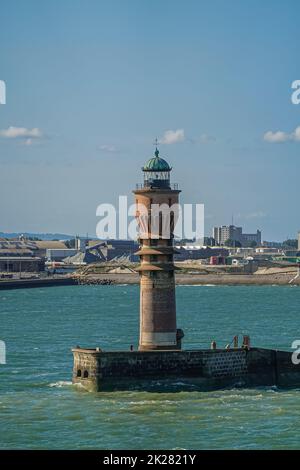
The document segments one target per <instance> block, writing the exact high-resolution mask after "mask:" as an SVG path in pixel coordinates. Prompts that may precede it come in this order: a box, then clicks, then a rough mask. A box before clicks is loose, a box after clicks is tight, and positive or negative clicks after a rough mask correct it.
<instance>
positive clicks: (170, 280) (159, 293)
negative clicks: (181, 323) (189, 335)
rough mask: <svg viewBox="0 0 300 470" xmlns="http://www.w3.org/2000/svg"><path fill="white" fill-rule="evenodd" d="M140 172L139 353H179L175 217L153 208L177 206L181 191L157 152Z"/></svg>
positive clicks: (138, 201)
mask: <svg viewBox="0 0 300 470" xmlns="http://www.w3.org/2000/svg"><path fill="white" fill-rule="evenodd" d="M142 170H143V173H144V183H143V184H142V185H137V188H136V190H135V191H134V194H135V201H136V206H137V211H136V216H137V221H138V225H139V237H140V238H139V242H140V249H139V251H138V252H137V253H136V254H138V255H139V256H140V261H141V264H140V267H139V268H138V271H139V273H140V338H139V350H141V351H144V350H161V349H168V350H176V349H177V350H178V349H181V338H182V337H183V332H182V330H178V329H177V325H176V301H175V277H174V271H175V266H174V261H173V255H174V253H175V252H176V251H175V250H174V247H173V238H174V225H175V223H176V216H177V213H176V211H169V212H168V213H169V215H165V213H164V212H162V211H160V212H159V211H158V212H157V209H155V210H154V209H153V208H154V207H156V208H157V207H158V206H160V207H162V206H161V205H164V206H165V207H167V208H170V207H171V206H173V204H175V205H176V204H178V197H179V193H180V191H179V190H178V187H177V185H175V184H173V185H171V183H170V172H171V170H172V168H170V166H169V164H168V163H167V162H166V161H165V160H164V159H163V158H161V157H160V156H159V151H158V149H157V148H156V150H155V156H154V157H152V158H151V159H150V160H149V161H148V162H147V163H146V165H145V166H144V167H143V168H142ZM154 205H156V206H154ZM175 207H176V206H175ZM141 208H143V209H141ZM154 218H155V219H156V222H155V221H154ZM153 227H154V228H153Z"/></svg>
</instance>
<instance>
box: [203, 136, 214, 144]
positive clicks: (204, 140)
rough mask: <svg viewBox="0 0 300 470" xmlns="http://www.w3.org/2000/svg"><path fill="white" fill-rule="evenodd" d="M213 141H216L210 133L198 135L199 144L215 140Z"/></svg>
mask: <svg viewBox="0 0 300 470" xmlns="http://www.w3.org/2000/svg"><path fill="white" fill-rule="evenodd" d="M215 141H216V138H215V137H213V136H212V135H208V134H201V135H200V137H199V142H200V143H201V144H209V143H210V142H215Z"/></svg>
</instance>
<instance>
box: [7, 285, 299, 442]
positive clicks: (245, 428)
mask: <svg viewBox="0 0 300 470" xmlns="http://www.w3.org/2000/svg"><path fill="white" fill-rule="evenodd" d="M299 305H300V289H299V288H298V287H292V286H178V287H177V317H178V327H180V328H182V329H183V330H184V333H185V338H184V342H183V344H184V348H207V347H209V345H210V342H211V341H212V340H215V341H216V342H217V345H218V347H224V346H225V345H226V344H227V343H229V342H230V341H231V340H232V338H233V336H234V335H236V334H240V335H242V334H249V335H250V337H251V342H252V344H253V345H255V346H262V347H276V348H281V349H285V350H290V348H291V345H292V342H293V341H294V340H295V339H300V329H299V323H300V311H299ZM138 310H139V289H138V286H129V285H128V286H126V285H122V286H120V285H119V286H68V287H51V288H42V289H37V288H36V289H20V290H11V291H0V340H2V341H5V344H6V353H7V354H6V364H5V365H4V364H3V365H1V364H0V448H1V449H94V448H95V449H230V448H234V449H297V448H299V447H300V438H299V435H298V423H299V420H300V389H299V390H297V389H294V390H280V389H277V388H276V387H269V388H268V387H261V388H252V389H234V388H232V389H226V390H219V391H213V392H198V391H194V392H190V391H182V389H181V387H180V384H176V382H175V383H174V391H173V392H172V393H164V392H163V391H162V392H161V393H158V392H157V391H156V392H144V391H139V390H136V391H129V392H124V391H122V392H110V393H108V392H105V393H103V392H102V393H89V392H86V391H84V390H82V389H80V387H77V386H73V385H72V384H71V376H72V365H73V360H72V353H71V348H72V347H73V346H76V345H80V346H82V347H84V346H87V347H96V346H99V347H101V348H102V349H105V350H118V349H125V350H129V348H130V345H131V344H133V345H134V347H135V348H136V347H137V338H138V322H139V311H138Z"/></svg>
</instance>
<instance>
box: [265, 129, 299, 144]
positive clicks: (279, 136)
mask: <svg viewBox="0 0 300 470" xmlns="http://www.w3.org/2000/svg"><path fill="white" fill-rule="evenodd" d="M264 140H265V141H266V142H270V143H272V144H277V143H282V142H288V141H294V142H299V141H300V126H298V127H296V129H295V130H294V131H293V132H291V133H290V134H289V133H288V132H284V131H276V132H272V131H268V132H266V133H265V134H264Z"/></svg>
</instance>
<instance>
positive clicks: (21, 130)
mask: <svg viewBox="0 0 300 470" xmlns="http://www.w3.org/2000/svg"><path fill="white" fill-rule="evenodd" d="M0 136H1V137H5V138H7V139H17V138H27V139H31V138H38V137H42V132H41V131H40V129H38V128H37V127H34V128H33V129H27V128H26V127H14V126H10V127H8V128H7V129H3V130H0Z"/></svg>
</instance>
